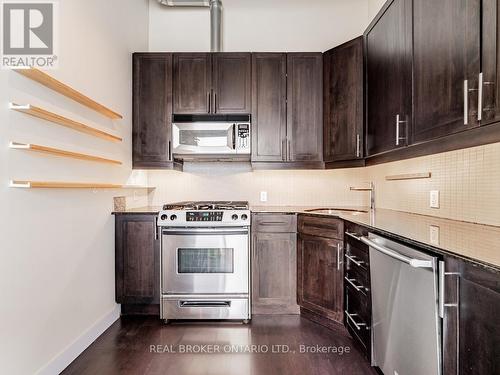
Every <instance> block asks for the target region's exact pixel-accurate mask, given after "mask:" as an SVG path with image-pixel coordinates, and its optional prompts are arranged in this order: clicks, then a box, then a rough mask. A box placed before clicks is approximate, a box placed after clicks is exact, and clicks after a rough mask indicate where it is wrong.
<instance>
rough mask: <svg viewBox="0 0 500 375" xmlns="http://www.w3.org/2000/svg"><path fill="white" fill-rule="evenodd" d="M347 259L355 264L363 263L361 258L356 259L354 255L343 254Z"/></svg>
mask: <svg viewBox="0 0 500 375" xmlns="http://www.w3.org/2000/svg"><path fill="white" fill-rule="evenodd" d="M345 257H346V258H347V259H349V260H350V261H351V262H353V263H354V264H355V265H356V266H358V267H361V266H362V264H363V263H364V262H363V261H362V260H356V257H354V256H350V255H348V254H346V255H345Z"/></svg>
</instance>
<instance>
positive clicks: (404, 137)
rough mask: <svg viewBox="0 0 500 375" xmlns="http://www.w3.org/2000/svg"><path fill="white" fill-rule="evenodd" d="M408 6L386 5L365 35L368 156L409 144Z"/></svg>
mask: <svg viewBox="0 0 500 375" xmlns="http://www.w3.org/2000/svg"><path fill="white" fill-rule="evenodd" d="M411 3H412V2H411V1H410V0H393V1H390V2H388V3H387V4H386V5H385V6H384V11H383V12H382V13H381V16H380V18H378V19H376V20H375V21H374V22H373V23H372V25H371V26H370V27H369V29H368V31H367V32H366V34H365V38H366V56H367V57H366V59H367V61H366V79H367V82H366V84H367V88H366V97H365V98H366V101H367V114H366V115H367V135H366V143H367V152H368V156H370V155H375V154H378V153H381V152H384V151H389V150H393V149H396V148H398V147H402V146H405V145H407V143H408V136H409V130H410V129H411V126H410V125H411V119H412V113H411V112H412V111H411V101H412V100H411V87H412V83H411V82H412V81H411V79H412V78H411ZM398 120H399V122H398ZM403 121H406V122H403Z"/></svg>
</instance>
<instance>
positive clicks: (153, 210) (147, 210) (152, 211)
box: [112, 206, 162, 215]
mask: <svg viewBox="0 0 500 375" xmlns="http://www.w3.org/2000/svg"><path fill="white" fill-rule="evenodd" d="M161 209H162V208H161V206H146V207H138V208H129V209H127V210H124V211H113V212H112V214H113V215H127V214H133V215H157V214H158V213H159V212H160V211H161Z"/></svg>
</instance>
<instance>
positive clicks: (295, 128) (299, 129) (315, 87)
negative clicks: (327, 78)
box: [287, 53, 323, 161]
mask: <svg viewBox="0 0 500 375" xmlns="http://www.w3.org/2000/svg"><path fill="white" fill-rule="evenodd" d="M287 138H288V151H287V153H288V160H289V161H322V160H323V56H322V54H321V53H289V54H287Z"/></svg>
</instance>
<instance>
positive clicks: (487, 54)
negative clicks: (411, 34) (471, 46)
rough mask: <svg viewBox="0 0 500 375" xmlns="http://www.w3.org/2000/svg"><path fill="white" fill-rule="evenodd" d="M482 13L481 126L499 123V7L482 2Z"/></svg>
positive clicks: (491, 1) (495, 0)
mask: <svg viewBox="0 0 500 375" xmlns="http://www.w3.org/2000/svg"><path fill="white" fill-rule="evenodd" d="M482 6H483V13H482V17H483V19H482V73H483V86H482V90H483V91H482V96H483V102H482V106H481V108H482V120H481V125H485V124H489V123H492V122H497V121H500V5H499V2H498V0H483V1H482Z"/></svg>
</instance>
